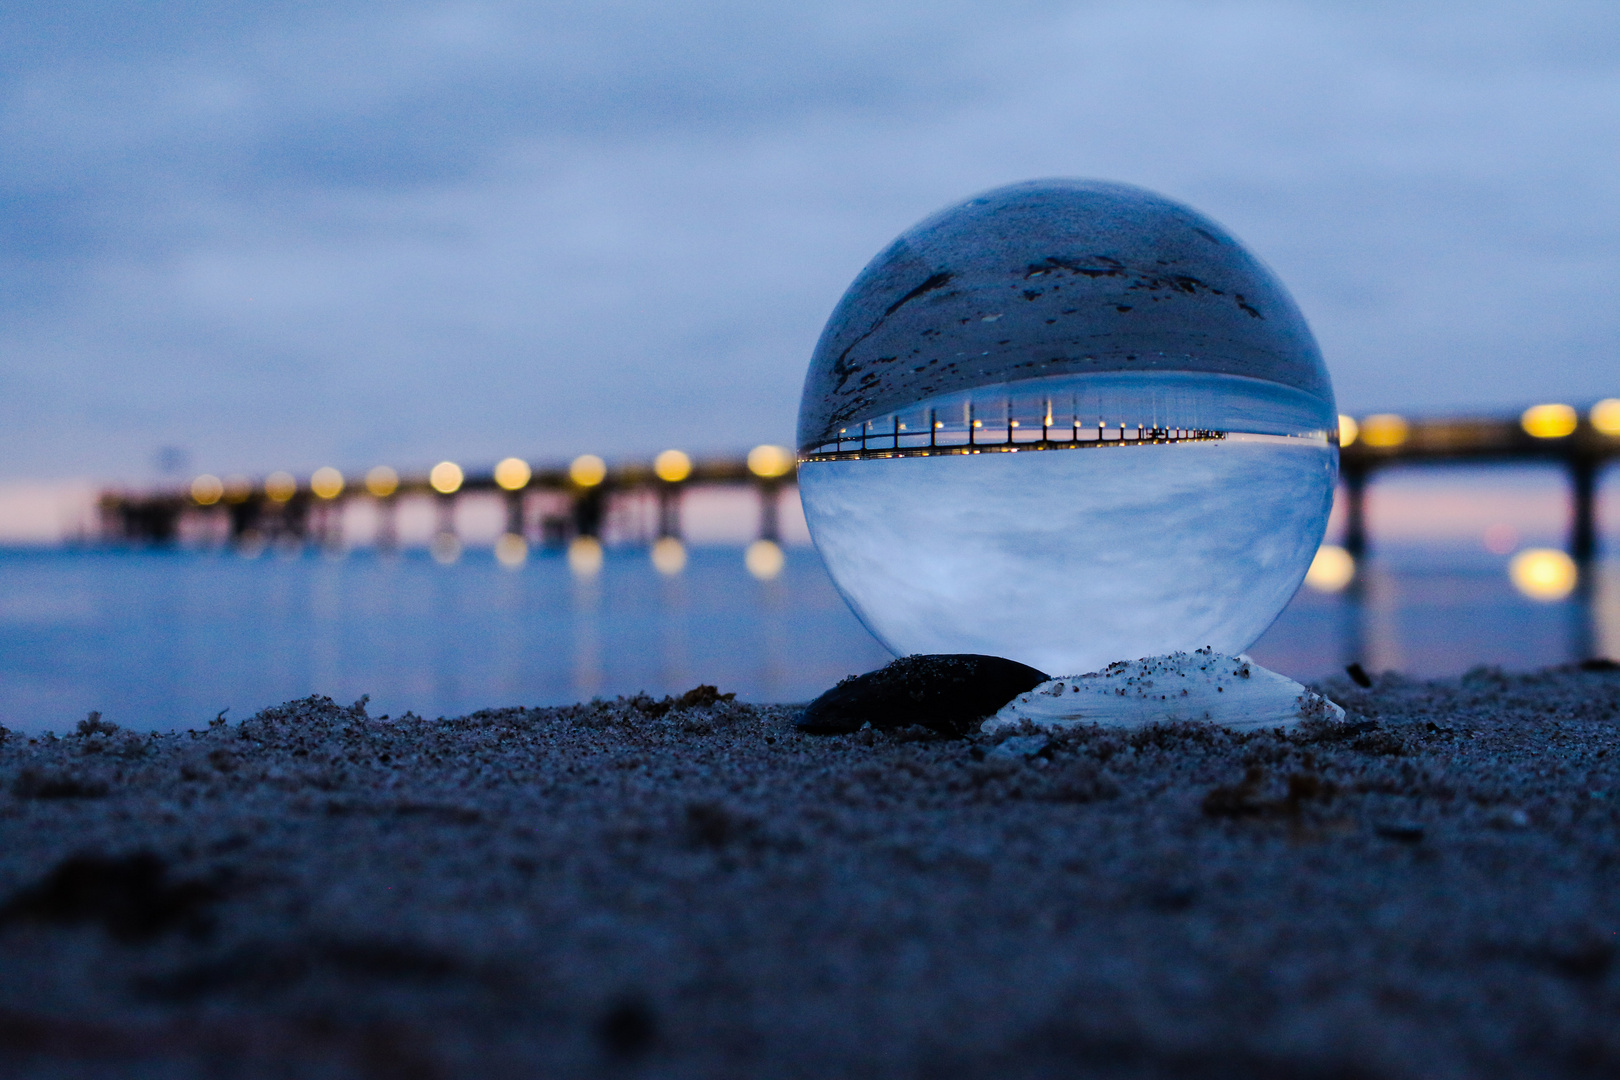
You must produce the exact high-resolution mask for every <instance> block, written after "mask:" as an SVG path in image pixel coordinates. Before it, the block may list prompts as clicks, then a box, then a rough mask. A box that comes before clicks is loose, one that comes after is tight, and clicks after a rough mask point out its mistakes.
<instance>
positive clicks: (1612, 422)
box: [1587, 397, 1620, 438]
mask: <svg viewBox="0 0 1620 1080" xmlns="http://www.w3.org/2000/svg"><path fill="white" fill-rule="evenodd" d="M1587 419H1589V420H1591V421H1592V427H1593V429H1594V430H1596V431H1597V433H1598V434H1599V435H1608V436H1609V437H1611V438H1613V437H1616V436H1620V398H1612V397H1611V398H1604V399H1603V400H1602V401H1600V402H1598V403H1597V404H1596V405H1594V406H1592V411H1591V413H1589V414H1588V416H1587Z"/></svg>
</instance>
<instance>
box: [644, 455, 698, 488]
mask: <svg viewBox="0 0 1620 1080" xmlns="http://www.w3.org/2000/svg"><path fill="white" fill-rule="evenodd" d="M653 472H654V473H656V474H657V475H658V479H660V480H662V481H664V482H665V483H666V484H678V483H680V482H681V481H682V480H685V479H686V478H687V477H688V476H691V475H692V459H691V458H689V457H687V456H686V455H685V454H683V453H681V452H680V451H679V450H665V451H664V452H663V453H662V454H659V455H658V456H657V457H656V458H654V459H653Z"/></svg>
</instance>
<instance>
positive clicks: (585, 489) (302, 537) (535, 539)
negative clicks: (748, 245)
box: [98, 445, 793, 547]
mask: <svg viewBox="0 0 1620 1080" xmlns="http://www.w3.org/2000/svg"><path fill="white" fill-rule="evenodd" d="M792 483H793V456H792V454H791V453H790V452H789V451H788V450H787V449H785V448H783V447H779V446H770V445H765V446H758V447H755V448H754V449H753V450H752V451H751V452H749V454H748V455H746V456H741V455H739V456H736V457H717V458H710V459H699V460H693V459H692V458H690V457H689V456H688V455H686V454H685V453H683V452H681V451H679V450H668V451H665V452H664V453H662V454H660V455H658V457H657V458H655V459H654V460H653V461H650V462H635V461H632V462H626V463H620V464H616V465H609V464H608V463H607V462H606V461H604V460H603V459H602V458H600V457H597V456H596V455H594V454H583V455H580V456H579V457H576V458H574V459H573V460H572V461H571V462H568V463H567V464H557V465H549V466H544V465H543V466H540V467H534V466H531V465H530V464H529V463H528V462H526V461H524V460H522V459H520V458H507V459H505V460H503V461H501V462H499V463H498V464H496V465H494V466H493V467H491V468H489V469H487V470H482V471H473V470H464V469H463V468H462V467H461V466H460V465H458V464H456V463H455V462H451V461H441V462H439V463H438V464H437V465H435V466H433V468H431V469H428V470H425V471H423V472H420V473H416V474H410V473H406V474H401V473H399V472H397V471H395V470H394V469H393V468H390V467H388V466H378V467H376V468H373V469H371V470H370V471H369V472H367V473H365V474H363V475H358V476H344V475H343V474H342V473H340V472H339V471H338V470H336V469H332V468H322V469H317V470H316V471H315V472H314V473H313V474H312V475H310V476H309V477H308V478H307V479H304V480H300V479H299V478H297V477H295V476H293V475H292V474H291V473H287V472H276V473H271V474H270V475H268V476H265V477H261V478H250V477H246V476H226V477H223V478H221V477H217V476H214V475H211V474H204V475H202V476H198V477H196V478H194V479H193V480H192V481H191V482H190V484H189V485H187V486H186V487H184V488H177V489H171V490H159V491H149V492H126V491H106V492H103V493H102V495H101V497H100V499H99V501H98V509H99V518H100V539H101V540H102V541H103V542H108V543H130V544H141V545H155V546H166V545H173V544H176V543H179V542H180V541H181V540H182V538H183V536H184V535H185V534H186V533H187V531H188V530H187V529H186V526H187V525H188V524H193V525H195V524H199V523H201V524H204V525H215V526H217V525H221V524H222V525H223V526H224V527H223V530H221V529H218V528H211V529H203V530H202V531H204V532H206V533H208V534H209V535H218V534H220V533H221V532H222V533H223V537H224V539H226V540H227V541H228V542H230V543H232V544H236V545H248V544H253V543H257V542H260V541H265V542H296V543H311V544H319V545H322V546H337V545H341V544H342V543H343V542H344V538H343V536H342V533H341V529H342V519H343V509H344V506H345V504H346V503H347V502H349V501H350V500H355V499H364V500H369V501H372V502H373V503H374V504H375V505H376V507H377V509H378V512H379V515H380V521H379V526H378V529H377V538H376V542H377V544H378V546H381V547H388V546H392V545H393V544H394V543H395V542H396V539H397V535H398V533H397V530H396V528H395V518H396V514H397V508H398V506H399V504H400V501H401V500H402V499H405V498H407V497H411V496H417V497H424V496H425V497H428V498H430V499H432V500H433V502H434V503H435V504H436V505H437V514H438V521H439V526H438V530H437V531H438V535H439V536H440V537H451V538H453V537H454V534H455V516H456V515H455V509H456V503H457V500H459V499H462V498H464V497H466V496H469V495H486V496H487V495H491V494H494V495H497V496H499V497H500V498H501V499H503V500H504V502H505V504H506V535H507V536H511V537H515V538H519V539H521V540H523V541H524V542H525V543H531V542H532V543H539V544H543V545H547V546H553V547H565V546H567V545H569V544H570V543H571V542H572V541H575V540H578V539H581V538H585V539H597V538H600V537H601V536H602V533H603V527H604V524H605V523H606V521H607V520H608V518H609V515H610V511H611V510H612V509H613V507H614V505H615V504H616V503H622V502H624V501H625V500H629V499H636V498H640V499H647V498H651V499H653V500H654V501H655V503H656V508H655V512H654V515H653V518H654V522H655V524H654V526H653V528H652V529H651V532H652V533H653V535H651V536H648V537H646V539H647V540H649V541H651V540H658V539H664V538H675V539H679V538H680V537H681V502H682V496H683V494H684V493H685V492H686V491H687V490H689V489H690V488H692V487H699V486H701V487H716V486H719V487H744V488H749V489H752V490H753V491H754V492H755V493H756V495H757V497H758V499H759V502H760V515H759V520H760V525H759V539H760V540H765V541H770V542H773V543H774V542H775V541H777V540H778V539H779V519H778V511H777V507H778V503H779V501H780V496H781V493H782V489H783V488H784V486H787V485H791V484H792ZM192 531H196V530H192Z"/></svg>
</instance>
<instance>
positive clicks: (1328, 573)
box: [1305, 544, 1356, 593]
mask: <svg viewBox="0 0 1620 1080" xmlns="http://www.w3.org/2000/svg"><path fill="white" fill-rule="evenodd" d="M1355 577H1356V559H1355V556H1354V555H1351V554H1350V553H1349V552H1348V551H1346V550H1345V549H1344V548H1342V547H1340V546H1339V545H1337V544H1323V545H1322V546H1321V547H1319V548H1317V549H1316V558H1314V559H1312V560H1311V568H1310V569H1309V570H1307V571H1305V584H1307V585H1309V586H1310V587H1311V588H1313V589H1315V590H1316V591H1317V592H1325V593H1336V592H1340V591H1342V590H1343V589H1344V587H1345V586H1346V585H1348V584H1350V582H1352V581H1354V580H1355Z"/></svg>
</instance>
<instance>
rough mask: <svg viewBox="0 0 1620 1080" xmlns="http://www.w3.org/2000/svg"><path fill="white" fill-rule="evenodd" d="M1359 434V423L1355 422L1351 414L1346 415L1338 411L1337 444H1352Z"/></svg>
mask: <svg viewBox="0 0 1620 1080" xmlns="http://www.w3.org/2000/svg"><path fill="white" fill-rule="evenodd" d="M1359 434H1361V425H1360V424H1357V423H1356V418H1355V417H1353V416H1346V415H1344V413H1340V414H1339V446H1340V447H1345V446H1354V445H1355V444H1356V436H1357V435H1359Z"/></svg>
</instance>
